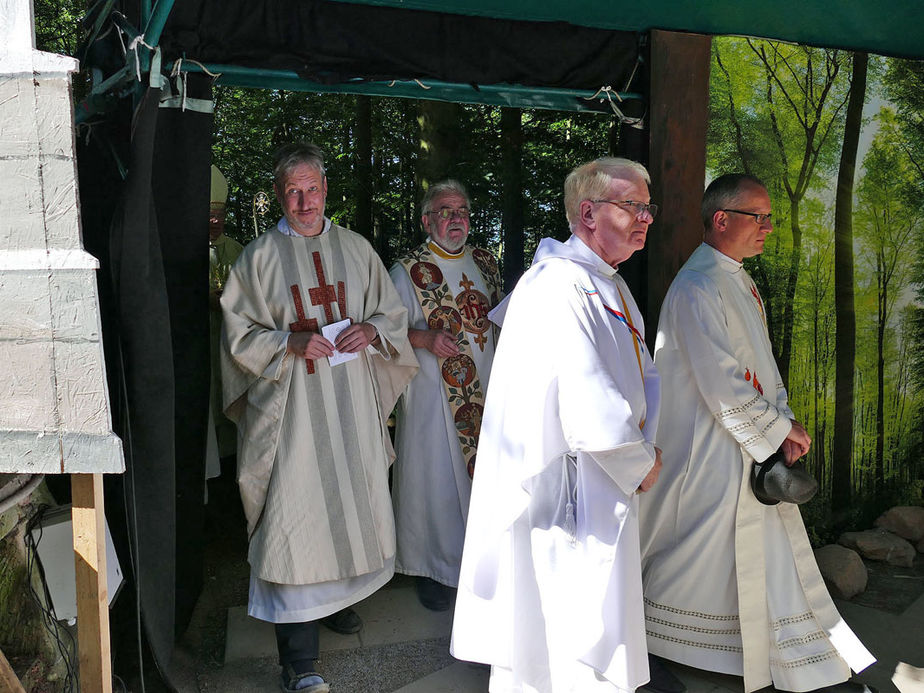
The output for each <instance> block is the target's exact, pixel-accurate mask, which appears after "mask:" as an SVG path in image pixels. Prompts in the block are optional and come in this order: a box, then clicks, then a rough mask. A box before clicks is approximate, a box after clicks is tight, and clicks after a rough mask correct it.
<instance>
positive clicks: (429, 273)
mask: <svg viewBox="0 0 924 693" xmlns="http://www.w3.org/2000/svg"><path fill="white" fill-rule="evenodd" d="M408 274H409V275H410V276H411V281H412V282H414V283H415V284H416V285H417V286H419V287H420V288H421V289H423V290H424V291H433V290H434V289H438V288H439V287H440V286H442V284H443V273H442V271H441V270H440V268H439V267H437V266H436V265H434V264H433V263H432V262H417V263H414V264H413V265H412V266H411V269H410V270H408Z"/></svg>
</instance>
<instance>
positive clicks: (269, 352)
mask: <svg viewBox="0 0 924 693" xmlns="http://www.w3.org/2000/svg"><path fill="white" fill-rule="evenodd" d="M221 303H222V308H223V312H224V331H223V351H222V381H223V385H224V396H225V397H224V400H225V403H226V411H227V413H228V416H229V417H230V418H231V419H232V420H235V421H236V422H237V423H238V427H239V431H240V438H239V441H240V442H239V445H240V446H239V451H238V481H239V484H240V487H241V497H242V500H243V504H244V512H245V514H246V516H247V523H248V533H249V535H250V550H249V560H250V564H251V571H252V576H254V577H256V578H259V579H261V580H264V581H267V582H271V583H280V584H283V585H311V584H316V583H332V582H333V583H335V582H337V581H344V580H349V579H351V578H355V577H357V576H362V575H366V574H369V573H373V572H376V571H382V570H383V569H385V568H386V567H387V566H388V565H389V564H390V559H391V558H392V557H393V555H394V550H395V544H394V524H393V515H392V507H391V498H390V496H389V492H388V465H389V463H390V461H391V459H392V458H393V451H392V449H391V444H390V442H389V436H388V432H387V429H386V427H385V419H386V417H387V416H388V414H389V413H390V412H391V409H392V407H393V405H394V403H395V401H396V399H397V396H398V394H399V393H400V391H401V390H402V389H403V388H404V386H405V384H406V383H407V381H408V380H409V379H410V377H412V376H413V374H414V372H415V371H416V359H415V358H414V355H413V350H412V349H411V348H410V345H409V344H408V342H407V320H406V310H405V309H404V307H403V306H402V305H401V302H400V300H399V299H398V296H397V294H396V293H395V290H394V286H393V285H392V283H391V281H390V279H389V278H388V274H387V273H386V271H385V268H384V267H383V266H382V263H381V260H379V258H378V256H377V255H376V254H375V252H374V251H373V250H372V247H371V246H370V245H369V243H368V242H367V241H366V240H364V239H363V238H362V237H360V236H359V235H358V234H355V233H353V232H351V231H348V230H347V229H344V228H342V227H339V226H337V225H330V226H329V230H327V231H325V232H324V233H322V234H321V235H319V236H314V237H304V236H298V235H293V236H288V235H284V234H283V233H279V232H277V231H275V230H273V231H269V232H267V233H265V234H263V235H262V236H261V237H260V238H258V239H257V240H255V241H254V242H253V243H251V244H249V245H248V246H247V247H246V248H245V249H244V252H243V254H242V255H241V257H240V259H239V260H238V262H237V263H236V264H235V266H234V268H233V269H232V270H231V273H230V275H229V277H228V281H227V283H226V285H225V290H224V293H223V295H222V299H221ZM347 317H349V318H352V319H353V321H354V322H368V323H371V324H372V325H374V326H375V328H376V330H377V331H378V334H379V337H380V339H381V346H380V347H379V350H376V349H375V348H374V347H372V346H370V347H367V349H366V350H365V351H363V352H361V353H360V355H359V358H357V359H354V360H352V361H349V362H346V363H343V364H340V365H337V366H334V367H331V366H330V365H329V363H328V361H327V359H318V360H315V361H310V360H305V359H300V358H296V357H294V356H293V355H292V354H289V353H288V352H287V351H286V347H285V344H286V339H287V338H288V335H289V333H290V332H296V331H299V330H318V329H319V328H320V327H321V326H323V325H326V324H329V323H332V322H337V321H339V320H341V319H342V318H347Z"/></svg>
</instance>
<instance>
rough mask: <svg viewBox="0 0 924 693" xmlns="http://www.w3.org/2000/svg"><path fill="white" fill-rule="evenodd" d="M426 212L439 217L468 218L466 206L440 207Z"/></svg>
mask: <svg viewBox="0 0 924 693" xmlns="http://www.w3.org/2000/svg"><path fill="white" fill-rule="evenodd" d="M427 214H435V215H436V216H438V217H439V218H440V219H452V218H454V217H458V218H459V219H468V214H469V211H468V207H459V209H452V208H450V207H443V208H442V209H435V210H433V211H431V212H427Z"/></svg>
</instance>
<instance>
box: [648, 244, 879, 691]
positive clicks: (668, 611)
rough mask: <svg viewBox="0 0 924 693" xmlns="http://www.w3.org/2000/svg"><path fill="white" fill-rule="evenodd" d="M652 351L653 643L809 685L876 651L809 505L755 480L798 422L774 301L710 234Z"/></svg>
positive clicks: (827, 680)
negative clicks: (848, 611) (656, 405)
mask: <svg viewBox="0 0 924 693" xmlns="http://www.w3.org/2000/svg"><path fill="white" fill-rule="evenodd" d="M655 354H656V355H655V362H656V363H657V366H658V370H659V371H660V372H661V376H662V390H663V392H662V394H663V397H664V402H665V406H664V407H663V408H662V410H661V423H660V429H659V431H658V443H659V446H660V447H661V448H662V450H663V455H662V460H663V463H664V467H663V469H662V471H661V478H660V480H659V481H658V483H657V484H655V486H654V488H653V489H652V490H651V491H650V492H649V493H647V494H645V495H644V496H643V498H642V499H641V530H642V556H643V576H644V585H645V619H646V626H647V630H648V648H649V650H650V651H651V652H652V653H654V654H657V655H661V656H663V657H666V658H668V659H671V660H673V661H676V662H681V663H684V664H688V665H690V666H694V667H698V668H700V669H706V670H710V671H719V672H723V673H726V674H734V675H738V676H743V677H744V686H745V690H746V691H753V690H756V689H759V688H763V687H764V686H768V685H770V684H771V683H772V684H773V685H774V686H775V687H776V688H778V689H781V690H787V691H807V690H812V689H815V688H820V687H822V686H826V685H830V684H833V683H837V682H840V681H845V680H846V679H847V678H849V676H850V669H851V668H852V669H853V670H854V671H860V670H861V669H863V668H865V667H866V666H868V665H869V664H871V663H872V662H873V661H874V660H873V658H872V656H871V655H870V653H869V652H868V651H867V650H866V648H865V647H863V645H862V643H861V642H860V641H859V640H858V639H857V637H856V636H855V635H854V633H853V632H852V631H851V630H850V628H849V627H848V626H847V624H846V623H844V621H843V619H842V618H841V617H840V615H839V614H838V612H837V610H836V608H835V606H834V604H833V602H832V601H831V598H830V596H829V595H828V592H827V590H826V588H825V585H824V582H823V580H822V577H821V575H820V573H819V571H818V567H817V565H816V563H815V559H814V555H813V553H812V547H811V546H810V544H809V540H808V537H807V535H806V532H805V526H804V524H803V522H802V516H801V515H800V513H799V508H798V506H796V505H793V504H791V503H780V504H779V505H775V506H767V505H762V504H761V503H760V502H759V501H758V500H757V498H756V497H755V496H754V494H753V492H752V491H751V489H750V485H749V473H750V468H751V465H752V464H753V462H754V460H757V461H763V460H764V459H766V458H767V457H768V456H770V455H771V454H772V453H773V452H775V451H776V450H777V449H778V448H779V447H780V445H781V443H782V442H783V440H784V439H785V438H786V436H787V435H788V434H789V431H790V429H791V423H790V419H793V418H795V417H794V416H793V413H792V411H791V410H790V408H789V405H788V403H787V402H788V397H787V393H786V390H785V388H784V387H783V383H782V378H781V377H780V373H779V371H778V370H777V366H776V362H775V361H774V358H773V352H772V349H771V344H770V339H769V336H768V333H767V325H766V318H765V312H764V304H763V302H762V300H761V297H760V294H759V293H758V291H757V287H756V286H755V285H754V282H753V280H752V279H751V277H750V276H749V275H748V273H747V272H746V271H745V269H744V268H743V266H742V264H741V263H740V262H737V261H735V260H733V259H732V258H729V257H727V256H725V255H723V254H722V253H720V252H718V251H717V250H715V249H714V248H712V247H711V246H708V245H706V244H703V245H701V246H700V247H699V248H698V249H697V250H696V251H694V253H693V255H692V256H691V257H690V259H689V260H687V262H686V264H685V265H684V266H683V267H682V268H681V270H680V272H679V273H678V275H677V277H676V278H675V279H674V281H673V283H672V284H671V287H670V289H669V291H668V293H667V296H666V297H665V300H664V305H663V307H662V310H661V319H660V323H659V325H658V338H657V346H656V351H655Z"/></svg>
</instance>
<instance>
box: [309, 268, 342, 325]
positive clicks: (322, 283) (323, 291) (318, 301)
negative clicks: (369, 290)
mask: <svg viewBox="0 0 924 693" xmlns="http://www.w3.org/2000/svg"><path fill="white" fill-rule="evenodd" d="M312 256H313V258H314V272H315V274H316V275H317V277H318V286H317V287H315V288H314V289H308V296H309V297H310V298H311V305H313V306H323V307H324V317H325V318H327V324H328V325H329V324H330V323H332V322H334V311H333V310H331V305H333V304H334V303H336V304H337V305H338V307H339V308H340V317H341V319H342V318H344V317H345V316H346V287H345V286H344V285H343V282H337V286H336V287H334V285H333V284H328V283H327V279H326V278H325V276H324V267H323V266H322V265H321V253H319V252H317V251H315V252H314V253H312Z"/></svg>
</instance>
